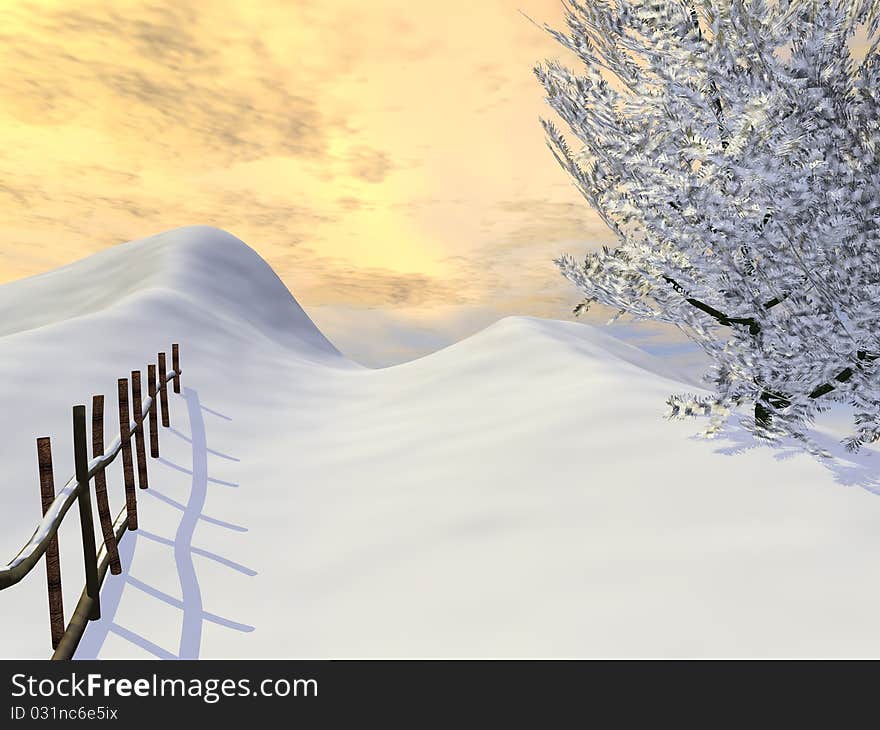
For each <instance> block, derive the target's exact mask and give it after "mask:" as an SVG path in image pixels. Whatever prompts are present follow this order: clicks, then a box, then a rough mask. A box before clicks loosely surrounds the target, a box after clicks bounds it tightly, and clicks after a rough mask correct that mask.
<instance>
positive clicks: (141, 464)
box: [131, 370, 148, 489]
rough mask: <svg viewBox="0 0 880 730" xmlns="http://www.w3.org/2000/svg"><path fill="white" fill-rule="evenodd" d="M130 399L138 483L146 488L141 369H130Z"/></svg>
mask: <svg viewBox="0 0 880 730" xmlns="http://www.w3.org/2000/svg"><path fill="white" fill-rule="evenodd" d="M131 399H132V407H133V409H134V420H135V423H137V424H138V430H137V433H135V435H134V443H135V448H137V462H138V485H139V486H140V488H141V489H146V488H147V486H148V484H147V453H146V449H145V447H144V419H143V416H142V414H143V402H142V401H141V371H140V370H132V371H131Z"/></svg>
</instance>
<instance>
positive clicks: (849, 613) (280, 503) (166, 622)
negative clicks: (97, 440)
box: [0, 227, 880, 658]
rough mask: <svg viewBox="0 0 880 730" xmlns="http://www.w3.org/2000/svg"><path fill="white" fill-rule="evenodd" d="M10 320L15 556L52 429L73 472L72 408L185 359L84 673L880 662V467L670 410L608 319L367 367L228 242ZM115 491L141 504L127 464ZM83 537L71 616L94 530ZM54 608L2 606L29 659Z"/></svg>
mask: <svg viewBox="0 0 880 730" xmlns="http://www.w3.org/2000/svg"><path fill="white" fill-rule="evenodd" d="M0 310H2V311H3V313H4V317H3V322H2V325H0V327H2V330H0V331H2V332H3V333H4V335H3V337H2V339H0V346H2V352H3V357H2V359H0V405H2V407H3V409H4V411H5V412H6V413H10V414H15V418H14V419H6V421H5V423H4V427H3V436H4V438H3V439H2V441H0V457H2V463H3V465H4V470H5V483H6V485H7V486H6V488H5V489H4V490H3V495H2V500H0V550H4V551H5V554H6V556H7V557H11V556H12V555H13V554H14V553H15V551H16V550H17V549H18V548H19V547H20V546H21V545H22V544H23V542H24V541H25V540H26V539H27V537H28V536H29V535H30V531H31V530H32V528H33V526H34V524H35V522H36V521H37V519H38V516H39V497H38V488H37V472H36V456H35V445H34V439H35V437H37V436H43V435H50V436H52V438H53V445H54V450H55V471H56V482H63V480H64V479H66V477H67V476H69V474H70V473H72V463H71V461H72V458H71V456H70V452H71V450H70V440H71V438H70V406H71V405H73V404H74V403H87V402H90V396H91V394H92V393H105V394H107V395H108V396H109V395H111V394H112V393H114V392H115V378H117V377H120V376H124V375H126V374H127V372H128V371H129V370H131V369H135V368H143V367H145V365H146V363H147V362H150V361H152V360H153V359H154V358H155V353H156V352H157V351H158V350H163V349H164V350H167V349H168V348H169V346H170V343H171V342H172V341H173V342H179V343H180V345H181V362H182V367H183V378H182V382H183V385H184V390H183V392H182V393H181V394H180V395H177V396H172V398H171V419H172V427H171V429H163V430H162V431H161V434H160V442H161V449H162V457H161V459H159V460H158V461H157V460H152V461H151V462H150V485H151V487H150V489H149V490H148V491H146V492H140V493H139V494H138V497H139V515H140V527H141V529H140V530H139V531H138V532H135V533H131V534H128V535H126V537H125V538H124V540H123V543H122V545H121V554H122V558H123V562H124V564H125V572H124V573H123V574H122V575H120V576H110V577H108V579H107V582H106V583H105V586H104V590H103V592H102V609H103V615H102V619H101V620H100V621H98V622H95V623H93V624H91V625H90V627H89V629H88V630H87V632H86V635H85V637H84V639H83V643H82V645H81V646H80V650H79V652H78V654H77V656H78V657H90V656H101V657H140V656H154V657H160V658H173V657H184V658H190V657H206V658H207V657H272V656H277V657H301V658H304V657H354V656H368V657H387V656H391V657H403V656H420V657H429V656H465V657H501V656H520V657H522V656H550V657H554V656H555V657H563V656H585V657H595V656H603V657H604V656H864V655H876V654H877V653H878V651H880V640H878V639H876V638H875V636H876V633H875V632H873V630H872V629H873V624H874V615H873V606H874V605H875V602H876V600H877V599H878V597H880V589H878V588H877V587H876V581H874V580H873V567H874V565H873V563H874V561H873V552H874V550H877V549H878V548H880V535H878V531H877V530H876V525H877V524H878V519H880V501H878V499H877V497H876V496H875V495H874V494H872V493H871V492H870V491H869V490H866V489H861V488H856V486H855V485H859V484H861V485H868V486H869V485H870V484H873V483H874V474H875V470H874V468H873V467H872V465H871V463H870V456H868V455H865V456H861V457H859V461H852V462H850V463H849V464H845V465H843V466H841V467H840V468H838V469H837V470H836V471H835V470H829V469H824V468H822V466H820V465H819V464H817V463H816V462H815V461H813V460H811V459H809V458H808V457H806V456H804V455H801V454H795V455H792V456H791V458H789V459H786V460H782V459H779V458H775V457H779V456H780V453H779V452H773V451H770V450H767V449H756V448H753V446H754V444H753V442H751V440H750V439H749V438H747V437H746V436H745V435H744V434H737V433H736V432H731V433H729V434H728V437H727V439H726V440H722V441H716V442H706V441H701V440H696V439H693V438H691V435H692V434H693V433H694V432H695V430H696V429H695V427H694V424H692V423H689V422H667V421H665V420H664V419H663V418H662V417H661V416H662V414H663V402H664V400H665V398H666V396H667V395H668V394H669V393H671V392H678V391H682V390H688V389H692V388H691V387H690V386H688V385H685V384H684V383H682V382H680V381H677V380H676V377H677V374H676V371H675V369H674V368H673V367H672V366H671V365H670V364H669V363H668V362H666V361H664V360H663V359H661V358H656V357H652V356H650V355H648V354H647V353H645V352H643V351H641V350H639V349H638V348H635V347H632V346H630V345H626V344H624V343H622V342H621V341H619V340H618V339H616V338H614V337H611V336H609V335H608V334H606V333H605V332H602V331H601V330H599V329H597V328H594V327H589V326H586V325H580V324H573V323H566V322H554V321H544V320H537V319H532V318H508V319H505V320H502V321H500V322H497V323H496V324H494V325H492V326H491V327H489V328H488V329H486V330H485V331H483V332H481V333H479V334H477V335H475V336H474V337H471V338H468V339H466V340H463V341H461V342H459V343H456V344H455V345H453V346H451V347H448V348H446V349H444V350H441V351H439V352H436V353H434V354H432V355H429V356H427V357H424V358H421V359H419V360H415V361H412V362H408V363H405V364H402V365H398V366H395V367H391V368H385V369H382V370H370V369H366V368H362V367H360V366H358V365H356V364H355V363H352V362H350V361H348V360H347V359H345V358H344V357H342V356H341V355H340V354H339V353H338V351H337V350H336V349H335V348H334V347H333V346H332V345H331V344H330V343H329V342H328V341H327V340H326V338H324V337H323V335H322V334H321V333H320V332H319V331H318V330H317V328H315V327H314V325H313V324H312V323H311V321H310V320H309V319H308V317H307V316H306V314H305V313H304V312H303V310H302V308H301V307H300V306H299V305H298V304H297V303H296V301H295V300H294V299H293V297H292V296H291V295H290V293H289V292H288V291H287V290H286V288H285V287H284V286H283V284H282V283H281V282H280V281H279V280H278V278H277V276H275V274H274V273H273V272H272V271H271V269H270V268H269V267H268V266H267V264H266V263H265V262H264V261H262V260H261V259H260V258H259V256H257V254H256V253H254V252H253V251H252V250H251V249H249V248H248V247H247V246H246V245H245V244H244V243H242V242H241V241H239V240H238V239H236V238H234V237H233V236H231V235H229V234H227V233H224V232H222V231H218V230H216V229H212V228H205V227H196V228H183V229H178V230H175V231H170V232H168V233H164V234H161V235H159V236H154V237H151V238H147V239H144V240H142V241H136V242H132V243H129V244H124V245H122V246H118V247H116V248H114V249H111V250H108V251H105V252H104V253H102V254H99V255H96V256H93V257H91V258H89V259H86V260H84V261H81V262H78V263H76V264H73V265H71V266H68V267H65V268H63V269H59V270H57V271H53V272H49V273H48V274H44V275H42V276H38V277H33V278H31V279H26V280H23V281H20V282H16V283H14V284H10V285H6V286H4V287H0ZM114 403H115V397H113V398H110V402H109V403H108V413H112V405H113V404H114ZM107 430H108V434H113V433H115V427H114V426H113V425H112V419H111V418H110V417H109V416H108V419H107ZM782 455H785V454H784V453H783V454H782ZM108 483H109V489H110V497H111V506H112V507H113V509H114V510H115V509H117V508H118V506H120V505H121V504H122V486H121V485H122V480H121V474H120V473H119V467H118V465H115V468H112V469H111V470H110V473H109V475H108ZM845 484H849V485H850V487H849V488H847V486H844V485H845ZM62 533H63V534H62V536H61V540H62V547H61V551H62V559H63V564H62V575H63V580H64V584H65V608H66V611H67V615H68V617H69V615H70V612H71V611H72V609H73V606H74V605H75V602H76V599H77V597H78V594H79V591H80V590H81V588H82V584H83V580H82V570H81V567H80V565H79V561H80V548H79V546H78V545H77V542H78V540H79V535H78V531H77V525H76V524H75V519H74V520H69V521H68V523H66V527H65V528H63V530H62ZM45 601H46V599H45V585H44V576H43V572H42V570H35V571H34V572H33V573H32V574H31V575H30V576H29V577H28V578H27V579H26V580H25V581H23V582H22V583H21V584H19V585H18V586H16V587H15V588H13V589H10V590H8V591H4V592H2V593H0V609H2V611H3V614H4V616H5V617H6V618H7V620H6V621H5V622H4V628H3V629H2V633H0V642H2V644H0V645H2V655H4V656H47V655H48V653H49V646H48V635H49V630H48V618H47V615H46V614H47V611H46V606H45Z"/></svg>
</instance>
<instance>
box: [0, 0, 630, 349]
mask: <svg viewBox="0 0 880 730" xmlns="http://www.w3.org/2000/svg"><path fill="white" fill-rule="evenodd" d="M520 11H522V13H525V14H527V15H528V16H530V17H531V18H534V19H535V20H536V21H538V22H539V23H543V22H546V23H548V24H549V25H551V26H554V27H561V21H562V16H563V10H562V4H561V2H560V0H479V2H474V1H473V0H467V1H465V0H446V2H443V3H430V2H424V1H422V0H419V1H418V2H412V0H370V2H368V3H364V2H361V1H355V0H249V2H240V0H229V1H226V0H175V2H163V1H161V0H151V1H149V2H143V1H141V0H112V2H111V1H108V0H96V1H85V0H82V1H81V0H32V1H28V2H25V1H18V0H0V64H2V67H3V68H4V69H5V72H4V74H3V75H2V76H0V149H2V150H3V154H2V155H0V233H2V237H3V244H2V246H0V283H3V282H7V281H11V280H14V279H18V278H21V277H25V276H30V275H33V274H38V273H41V272H44V271H47V270H49V269H52V268H55V267H58V266H60V265H63V264H66V263H69V262H71V261H74V260H77V259H80V258H82V257H84V256H87V255H89V254H91V253H94V252H96V251H99V250H101V249H104V248H106V247H109V246H113V245H115V244H118V243H121V242H124V241H128V240H132V239H137V238H143V237H145V236H148V235H151V234H154V233H159V232H161V231H163V230H167V229H170V228H175V227H178V226H182V225H192V224H205V225H214V226H217V227H220V228H223V229H225V230H228V231H230V232H231V233H233V234H235V235H236V236H238V237H239V238H241V239H242V240H244V241H245V242H246V243H247V244H248V245H250V246H251V247H252V248H254V249H255V250H256V251H257V252H259V253H260V255H262V256H263V258H265V259H266V260H267V261H268V262H269V263H270V264H271V266H272V267H273V268H274V269H275V271H276V272H277V273H278V275H279V276H280V277H281V279H282V280H283V281H284V282H285V284H286V285H287V287H288V288H289V289H290V291H291V292H292V293H293V295H294V296H295V297H296V299H297V300H298V301H299V302H300V304H302V306H303V307H304V308H305V309H306V311H307V312H308V313H309V314H310V315H311V316H312V318H313V320H314V321H315V322H316V323H317V324H318V325H319V327H321V329H322V330H323V331H324V332H325V333H326V334H327V335H328V336H329V337H330V339H331V340H333V341H334V343H335V344H337V346H338V347H339V348H340V349H341V350H343V352H345V353H346V354H349V355H350V356H352V357H354V358H355V359H358V360H360V361H362V362H365V363H366V364H369V365H387V364H391V363H394V362H399V361H403V360H407V359H410V358H412V357H417V356H419V355H422V354H425V353H426V352H429V351H431V350H434V349H437V348H439V347H442V346H444V345H445V344H448V343H450V342H453V341H455V340H458V339H460V338H461V337H464V336H466V335H469V334H471V333H473V332H474V331H477V330H479V329H481V328H483V327H485V326H486V325H488V324H489V323H491V322H492V321H494V320H495V319H497V318H499V317H501V316H505V315H511V314H522V315H534V316H541V317H552V318H557V319H569V318H571V309H572V307H573V306H574V305H575V304H577V302H578V301H579V296H578V293H577V291H576V290H575V289H574V288H573V287H572V286H571V285H570V284H569V283H568V282H566V280H565V279H563V278H562V277H561V275H560V274H559V273H558V271H557V269H556V267H555V266H554V264H553V258H554V257H555V256H557V255H559V254H560V253H562V252H569V253H571V254H573V255H575V256H576V257H581V256H582V255H583V253H584V252H585V251H586V250H587V249H588V248H594V247H596V246H598V245H601V244H603V243H606V244H607V243H612V242H613V237H612V236H611V234H610V232H609V231H608V230H607V228H606V227H605V226H604V224H603V223H602V222H601V221H600V220H599V218H598V216H596V215H595V214H594V213H593V211H592V210H590V208H589V206H588V205H587V203H586V202H585V201H584V200H583V198H582V197H581V196H580V194H579V193H578V192H577V190H576V189H575V188H574V187H573V185H572V184H571V182H570V181H569V179H568V178H567V176H566V175H565V173H564V172H563V171H562V169H561V168H559V166H558V164H557V163H556V161H555V160H554V159H553V156H552V154H551V153H550V151H549V150H548V149H547V147H546V145H545V140H544V135H543V130H542V129H541V127H540V124H539V117H541V116H545V117H552V116H553V113H552V110H550V109H549V107H548V106H546V104H545V102H544V101H543V89H542V88H541V86H540V84H539V83H538V81H537V80H536V79H535V77H534V75H533V73H532V68H533V66H534V65H535V64H536V63H538V62H540V61H543V60H544V59H546V58H549V57H556V58H565V53H566V52H565V51H564V49H562V48H561V47H560V46H559V45H558V44H557V43H556V42H555V41H554V40H553V39H552V38H551V37H550V36H549V35H547V34H546V33H544V32H543V31H542V30H540V29H539V28H537V27H536V26H535V25H533V24H532V23H530V22H529V20H527V19H526V18H525V17H524V16H523V14H521V12H520Z"/></svg>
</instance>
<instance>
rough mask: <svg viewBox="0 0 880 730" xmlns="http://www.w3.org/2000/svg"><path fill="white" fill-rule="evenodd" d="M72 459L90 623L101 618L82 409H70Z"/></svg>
mask: <svg viewBox="0 0 880 730" xmlns="http://www.w3.org/2000/svg"><path fill="white" fill-rule="evenodd" d="M73 458H74V464H75V465H76V481H77V485H76V488H77V490H78V495H77V496H78V499H79V521H80V527H81V529H82V542H83V560H84V561H85V571H86V595H88V597H89V598H91V599H92V612H91V614H90V615H89V620H90V621H96V620H97V619H99V618H101V603H100V601H101V597H100V595H99V592H100V590H101V584H100V583H99V582H98V555H97V552H96V550H95V523H94V522H93V520H92V495H91V491H90V490H89V447H88V444H87V443H86V407H85V406H74V407H73Z"/></svg>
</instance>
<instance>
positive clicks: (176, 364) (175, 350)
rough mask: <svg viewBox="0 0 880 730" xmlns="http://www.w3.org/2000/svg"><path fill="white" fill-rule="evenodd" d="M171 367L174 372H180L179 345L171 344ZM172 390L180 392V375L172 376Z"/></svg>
mask: <svg viewBox="0 0 880 730" xmlns="http://www.w3.org/2000/svg"><path fill="white" fill-rule="evenodd" d="M171 369H172V370H173V371H174V372H175V373H179V372H180V346H179V345H176V344H174V345H171ZM174 392H175V393H179V392H180V375H178V376H177V377H176V378H174Z"/></svg>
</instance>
